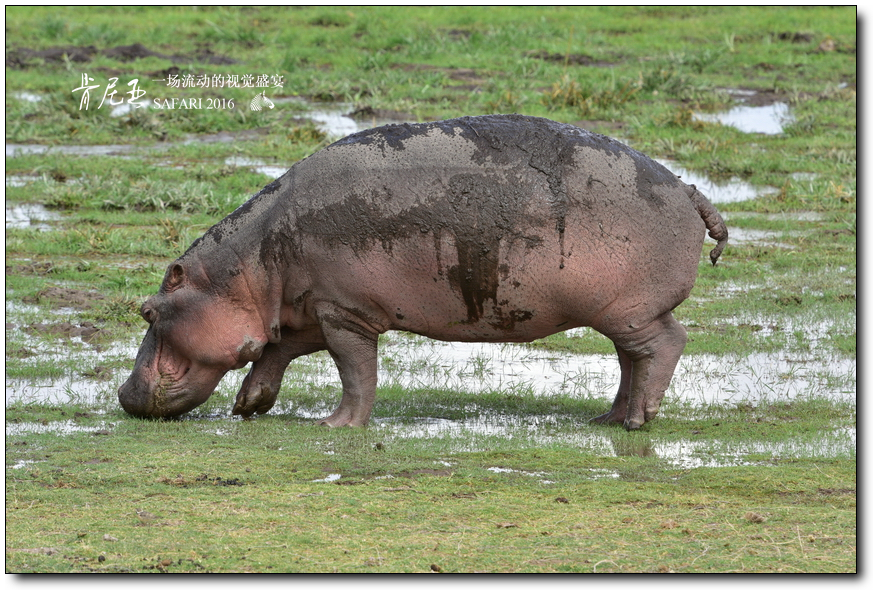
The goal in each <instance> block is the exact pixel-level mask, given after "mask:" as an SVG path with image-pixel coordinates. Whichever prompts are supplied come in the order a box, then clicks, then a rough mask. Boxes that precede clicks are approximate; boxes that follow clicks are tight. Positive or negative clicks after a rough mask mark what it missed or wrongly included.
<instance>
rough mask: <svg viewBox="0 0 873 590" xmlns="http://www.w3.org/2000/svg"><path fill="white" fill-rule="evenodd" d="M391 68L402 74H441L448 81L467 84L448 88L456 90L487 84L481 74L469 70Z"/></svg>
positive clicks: (420, 67)
mask: <svg viewBox="0 0 873 590" xmlns="http://www.w3.org/2000/svg"><path fill="white" fill-rule="evenodd" d="M391 67H392V68H394V69H398V70H403V71H404V72H442V73H444V74H445V75H446V77H447V78H449V79H450V80H457V81H460V82H467V85H464V86H450V88H456V89H463V90H469V89H471V88H470V87H471V86H472V87H476V86H481V85H483V84H485V83H486V82H487V80H486V79H485V78H483V77H482V74H481V73H479V72H477V71H476V70H473V69H470V68H442V67H439V66H432V65H429V64H394V65H392V66H391Z"/></svg>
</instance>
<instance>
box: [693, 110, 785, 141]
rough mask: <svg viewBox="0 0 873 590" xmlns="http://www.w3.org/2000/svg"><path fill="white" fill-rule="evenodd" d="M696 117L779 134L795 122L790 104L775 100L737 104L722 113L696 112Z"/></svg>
mask: <svg viewBox="0 0 873 590" xmlns="http://www.w3.org/2000/svg"><path fill="white" fill-rule="evenodd" d="M694 118H695V119H696V120H698V121H704V122H707V123H721V124H722V125H729V126H731V127H734V128H736V129H739V130H740V131H742V132H743V133H762V134H764V135H778V134H780V133H782V132H783V131H784V126H785V125H786V124H790V123H791V122H793V117H792V115H791V113H790V112H789V109H788V105H787V104H786V103H784V102H775V103H773V104H770V105H766V106H759V107H752V106H746V105H740V106H736V107H734V108H732V109H730V110H729V111H725V112H721V113H711V114H710V113H695V114H694Z"/></svg>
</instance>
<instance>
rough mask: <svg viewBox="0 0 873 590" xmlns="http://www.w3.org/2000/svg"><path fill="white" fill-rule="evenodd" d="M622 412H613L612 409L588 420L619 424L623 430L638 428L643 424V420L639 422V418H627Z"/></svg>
mask: <svg viewBox="0 0 873 590" xmlns="http://www.w3.org/2000/svg"><path fill="white" fill-rule="evenodd" d="M624 414H625V413H624V412H615V411H613V410H610V411H608V412H606V413H605V414H601V415H600V416H597V417H596V418H592V419H591V420H589V422H592V423H594V424H606V425H610V424H621V425H622V426H624V428H625V430H637V429H639V428H640V426H642V425H643V422H640V421H639V420H631V419H628V418H626V417H625V415H624Z"/></svg>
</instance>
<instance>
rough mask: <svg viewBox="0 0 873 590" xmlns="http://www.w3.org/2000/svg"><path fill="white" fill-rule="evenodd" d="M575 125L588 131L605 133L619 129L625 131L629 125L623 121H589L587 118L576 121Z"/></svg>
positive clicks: (609, 133)
mask: <svg viewBox="0 0 873 590" xmlns="http://www.w3.org/2000/svg"><path fill="white" fill-rule="evenodd" d="M573 125H575V126H576V127H580V128H582V129H585V130H587V131H593V132H595V133H603V134H604V135H611V134H613V133H616V132H618V131H624V129H625V128H626V127H627V124H626V123H624V122H622V121H589V120H587V119H586V120H582V121H575V122H574V123H573Z"/></svg>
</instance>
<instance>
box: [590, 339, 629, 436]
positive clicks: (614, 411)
mask: <svg viewBox="0 0 873 590" xmlns="http://www.w3.org/2000/svg"><path fill="white" fill-rule="evenodd" d="M615 351H616V352H617V353H618V365H619V367H620V368H621V381H620V382H619V384H618V393H617V394H616V395H615V400H614V401H613V402H612V408H610V410H609V411H608V412H606V413H605V414H601V415H600V416H597V417H596V418H592V419H591V422H596V423H597V424H623V423H624V418H625V416H626V415H627V400H628V397H629V396H630V384H631V369H632V367H633V363H632V362H631V360H630V357H629V356H628V355H627V353H626V352H625V351H624V350H622V349H621V348H619V347H618V346H616V347H615Z"/></svg>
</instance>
